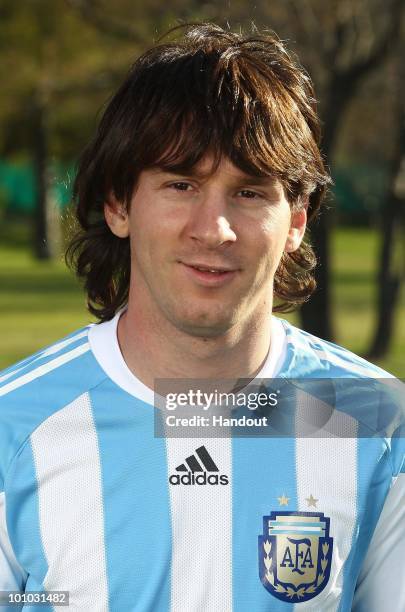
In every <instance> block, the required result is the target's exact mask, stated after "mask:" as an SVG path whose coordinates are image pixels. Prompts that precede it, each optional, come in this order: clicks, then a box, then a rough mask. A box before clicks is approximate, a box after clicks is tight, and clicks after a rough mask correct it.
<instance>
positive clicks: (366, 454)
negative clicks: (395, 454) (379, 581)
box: [339, 438, 392, 612]
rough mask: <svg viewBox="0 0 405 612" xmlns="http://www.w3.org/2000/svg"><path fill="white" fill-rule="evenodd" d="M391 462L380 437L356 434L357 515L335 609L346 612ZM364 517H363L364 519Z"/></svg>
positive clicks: (377, 512)
mask: <svg viewBox="0 0 405 612" xmlns="http://www.w3.org/2000/svg"><path fill="white" fill-rule="evenodd" d="M391 475H392V473H391V464H390V461H389V459H388V452H387V448H386V446H385V443H384V441H383V440H382V439H376V438H359V440H358V453H357V509H358V510H357V516H359V515H361V518H362V522H361V523H359V522H358V523H357V524H356V526H355V529H354V535H353V540H352V548H351V552H350V555H349V557H348V559H347V561H346V563H345V566H344V574H343V575H344V578H343V596H342V599H341V602H340V606H339V612H350V610H351V609H352V600H353V593H354V590H355V587H356V582H357V578H358V574H359V572H360V568H361V564H362V562H363V559H364V557H365V554H366V552H367V548H368V545H369V543H370V540H371V537H372V533H373V531H374V528H375V526H376V524H377V521H378V518H379V515H380V513H381V510H382V507H383V505H384V501H385V497H386V495H387V493H388V490H389V487H390V483H391ZM365 518H367V520H365Z"/></svg>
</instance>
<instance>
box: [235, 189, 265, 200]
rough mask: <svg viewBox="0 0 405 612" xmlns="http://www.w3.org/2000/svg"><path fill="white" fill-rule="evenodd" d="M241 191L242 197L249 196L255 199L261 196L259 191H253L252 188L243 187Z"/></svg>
mask: <svg viewBox="0 0 405 612" xmlns="http://www.w3.org/2000/svg"><path fill="white" fill-rule="evenodd" d="M239 193H240V194H241V196H242V198H247V199H249V200H253V199H254V198H260V197H261V196H260V194H259V193H256V192H255V191H251V190H250V189H241V190H240V191H239Z"/></svg>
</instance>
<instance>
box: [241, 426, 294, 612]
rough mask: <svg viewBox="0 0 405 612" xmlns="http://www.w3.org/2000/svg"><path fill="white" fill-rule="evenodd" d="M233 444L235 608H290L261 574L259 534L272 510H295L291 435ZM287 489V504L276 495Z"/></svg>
mask: <svg viewBox="0 0 405 612" xmlns="http://www.w3.org/2000/svg"><path fill="white" fill-rule="evenodd" d="M232 446H233V469H232V496H233V612H246V611H247V610H254V611H255V612H279V611H282V612H286V611H288V610H292V608H293V606H292V604H290V603H285V602H282V601H280V600H279V599H277V598H275V597H274V596H273V595H272V594H271V593H269V592H268V591H267V590H266V589H265V587H264V586H263V584H262V583H261V580H260V575H259V562H258V558H259V549H258V536H259V535H262V534H263V517H264V516H267V515H269V514H270V512H271V511H273V510H276V511H277V510H280V511H281V510H292V511H293V510H297V491H296V473H295V440H294V438H293V437H292V436H290V437H286V438H283V439H280V438H235V439H233V440H232ZM283 494H285V495H286V496H287V497H289V498H290V499H289V503H288V506H287V507H286V506H283V507H280V506H279V503H278V500H277V498H278V497H280V496H282V495H283Z"/></svg>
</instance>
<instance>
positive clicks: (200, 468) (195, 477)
mask: <svg viewBox="0 0 405 612" xmlns="http://www.w3.org/2000/svg"><path fill="white" fill-rule="evenodd" d="M195 453H196V454H195V455H190V457H187V459H186V460H185V462H184V463H182V464H180V465H179V466H177V467H176V472H179V473H178V474H172V475H171V476H169V482H170V484H172V485H179V484H184V485H205V484H209V485H220V484H221V485H227V484H229V480H228V476H225V474H219V473H218V472H219V469H218V467H217V465H216V463H215V461H214V460H213V458H212V457H211V455H210V454H209V452H208V451H207V449H206V448H205V446H200V447H199V448H197V449H196V450H195ZM196 455H197V456H196ZM197 457H198V458H197Z"/></svg>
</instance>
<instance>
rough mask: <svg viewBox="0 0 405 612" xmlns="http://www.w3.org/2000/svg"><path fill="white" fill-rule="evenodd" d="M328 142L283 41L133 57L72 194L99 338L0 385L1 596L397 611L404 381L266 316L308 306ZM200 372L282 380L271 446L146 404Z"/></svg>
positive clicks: (51, 352) (189, 35)
mask: <svg viewBox="0 0 405 612" xmlns="http://www.w3.org/2000/svg"><path fill="white" fill-rule="evenodd" d="M318 141H319V124H318V119H317V116H316V112H315V103H314V96H313V91H312V87H311V83H310V81H309V79H308V77H307V76H306V74H305V73H304V72H303V71H302V69H301V68H300V67H299V66H298V65H297V64H296V63H295V62H294V60H293V59H292V58H291V57H290V56H289V55H288V53H287V52H286V50H285V49H284V47H283V45H282V43H281V42H280V41H279V40H277V39H275V38H274V37H272V36H268V35H266V36H254V37H243V36H242V35H238V34H232V33H230V32H227V31H223V30H222V29H221V28H219V27H217V26H214V25H200V26H189V27H187V28H186V30H185V36H184V38H183V39H181V40H178V41H174V42H168V43H165V44H162V45H158V46H156V47H154V48H152V49H151V50H150V51H148V52H147V53H145V54H144V55H143V56H142V57H140V58H139V59H138V60H137V61H136V62H135V64H134V66H133V67H132V69H131V71H130V72H129V74H128V76H127V78H126V80H125V82H124V83H123V84H122V86H121V87H120V89H119V90H118V92H117V93H116V95H115V96H114V97H113V99H112V100H111V102H110V103H109V105H108V106H107V108H106V111H105V113H104V115H103V117H102V120H101V123H100V126H99V129H98V131H97V134H96V136H95V138H94V140H93V141H92V142H91V143H90V144H89V146H88V147H87V149H86V151H85V153H84V154H83V156H82V159H81V161H80V165H79V169H78V174H77V178H76V183H75V200H76V203H77V217H78V220H79V223H80V226H81V231H80V233H79V234H78V235H77V237H76V238H75V239H74V241H73V242H72V244H71V247H70V250H69V258H70V261H71V262H72V263H73V265H74V266H75V268H76V270H77V273H78V275H79V276H80V277H81V278H83V279H84V281H85V286H86V290H87V295H88V305H89V309H90V311H91V312H92V313H93V314H95V315H96V316H97V317H98V318H99V319H100V323H99V324H98V325H92V326H89V327H88V328H86V329H83V330H79V331H78V332H76V333H74V334H72V335H71V336H69V337H67V338H66V339H64V340H62V341H60V342H58V343H56V344H54V345H53V346H51V347H49V348H47V349H45V350H44V351H41V352H39V353H37V354H36V355H34V356H33V357H31V358H28V359H27V360H25V361H23V362H21V363H20V364H18V365H17V366H15V367H12V368H10V369H9V370H8V371H6V372H5V373H4V374H3V376H2V378H1V387H0V396H1V397H0V400H1V404H0V419H1V434H0V435H1V446H0V477H1V479H0V483H1V489H0V490H1V491H2V493H1V497H0V500H1V509H2V512H1V515H0V517H1V519H0V527H1V528H0V542H1V546H0V551H1V557H0V559H1V560H0V576H1V579H0V589H2V590H3V591H11V590H17V591H25V592H27V593H28V592H31V591H40V592H42V593H45V591H46V592H55V591H67V592H69V607H70V608H71V609H75V610H91V611H96V610H97V611H98V610H113V611H120V612H121V611H128V610H134V611H135V610H136V611H138V612H146V611H154V612H155V611H160V610H161V611H166V610H176V611H187V612H192V611H193V612H200V611H201V612H211V611H212V612H214V611H215V612H219V611H221V612H229V611H231V610H233V611H235V612H236V611H243V612H246V611H248V610H249V611H250V610H254V611H277V610H292V609H297V610H299V609H306V610H313V611H315V610H316V611H319V610H322V611H323V610H328V611H329V610H343V611H348V610H351V609H353V610H356V611H365V610H367V612H370V611H375V612H379V611H380V610H382V609H386V608H387V609H389V610H391V611H392V610H394V611H398V612H399V611H400V610H403V609H405V592H404V587H403V584H404V580H403V578H404V565H403V562H402V556H401V553H402V555H403V553H404V552H405V551H404V522H403V519H404V503H403V500H404V493H403V492H404V477H403V476H399V473H400V472H401V469H404V468H403V466H404V462H403V459H404V445H403V440H402V438H401V437H400V436H399V433H398V432H399V427H400V426H401V412H400V406H399V405H398V402H397V399H396V388H395V385H393V386H392V388H391V387H390V385H389V384H385V383H384V384H380V381H379V380H378V379H383V378H388V376H389V375H387V374H386V373H384V372H383V371H381V370H379V369H378V368H376V367H375V366H373V365H371V364H368V363H367V362H365V361H364V360H362V359H360V358H358V357H356V356H355V355H353V354H351V353H349V352H348V351H346V350H344V349H341V348H339V347H336V346H334V345H332V344H329V343H327V342H324V341H322V340H319V339H317V338H314V337H313V336H310V335H308V334H306V333H304V332H302V331H300V330H298V329H296V328H294V327H293V326H291V325H290V324H288V323H287V322H285V321H282V320H280V319H278V318H275V317H273V316H272V315H271V312H272V310H273V311H282V310H283V309H284V310H285V309H286V308H288V307H290V306H291V305H294V304H299V303H301V302H303V301H304V300H306V299H307V298H308V296H309V295H310V293H311V292H312V291H313V289H314V281H313V278H312V276H311V270H312V269H313V267H314V255H313V252H312V250H311V248H310V246H309V245H308V243H306V242H304V232H305V228H306V223H307V219H309V220H311V219H312V218H313V217H314V216H315V214H316V212H317V210H318V208H319V206H320V203H321V199H322V195H323V192H324V190H325V188H326V186H327V184H328V183H329V181H330V179H329V176H328V173H327V172H326V170H325V167H324V165H323V161H322V157H321V154H320V151H319V148H318ZM190 379H191V380H192V379H198V380H200V379H205V380H208V381H209V380H213V379H222V380H229V381H235V380H239V381H240V380H241V379H247V380H248V381H253V384H256V383H257V382H258V381H264V382H263V384H261V382H260V384H261V387H260V388H261V389H262V390H263V389H265V390H267V391H268V392H269V391H270V388H271V387H272V384H273V383H272V381H277V382H276V386H275V387H274V389H273V391H274V392H272V393H270V392H269V393H268V397H269V398H271V400H272V408H275V410H273V409H272V408H270V403H269V404H268V405H267V407H265V408H264V409H263V410H262V411H259V412H258V414H261V421H260V427H259V428H258V429H259V430H260V435H256V434H255V432H254V431H253V430H254V427H256V425H255V424H253V425H252V432H251V434H250V435H246V429H247V426H246V427H245V428H244V429H243V428H242V434H241V435H239V434H238V430H237V428H238V425H237V424H236V425H235V427H234V428H232V431H231V435H228V436H226V435H216V432H214V429H215V426H214V425H215V423H216V421H214V420H213V415H212V414H210V417H212V418H211V420H210V421H209V425H210V427H209V429H208V431H209V435H206V436H205V437H204V435H203V433H204V432H203V424H204V423H205V422H204V421H203V420H201V419H200V423H201V427H200V429H199V430H198V428H197V430H198V433H200V434H201V435H197V434H195V435H191V436H187V435H186V434H184V431H183V430H182V427H187V423H188V421H187V419H186V418H185V419H179V422H178V423H177V426H176V427H177V429H175V432H174V434H173V431H171V430H170V428H171V427H172V426H171V424H170V423H171V422H172V421H170V420H169V418H168V417H167V414H166V413H165V409H164V406H160V405H159V398H160V399H162V397H163V396H164V394H161V393H159V394H158V395H156V396H154V393H153V390H155V391H157V390H159V389H158V383H157V381H158V380H166V381H167V380H173V381H174V382H175V381H183V383H184V380H190ZM346 379H350V380H349V381H348V380H346ZM314 381H315V383H314ZM316 381H321V383H322V384H321V383H319V384H318V383H317V382H316ZM325 381H326V387H325V386H324V385H323V382H325ZM308 382H309V386H308V384H307V383H308ZM388 382H389V379H388ZM350 383H351V384H350ZM246 384H247V383H243V384H240V383H239V385H237V384H234V383H232V385H231V387H229V388H228V391H229V389H233V390H234V391H235V390H238V391H242V392H243V391H244V390H245V389H246V388H247V387H248V386H249V385H247V387H246V386H245V385H246ZM356 384H358V386H356ZM277 393H278V394H279V395H277ZM172 396H173V397H174V398H177V399H178V408H180V407H181V402H180V396H176V395H174V394H172ZM200 396H201V394H200ZM167 397H169V395H167ZM195 397H196V396H195V395H194V396H191V395H189V396H188V398H189V399H190V398H191V399H190V401H189V402H186V404H191V408H192V412H194V416H199V417H201V415H204V410H205V408H207V406H205V407H203V408H201V404H200V403H198V402H197V403H196V402H194V404H193V401H194V400H193V401H192V398H195ZM204 397H208V395H207V396H204ZM331 398H332V399H331ZM163 400H164V397H163ZM175 403H176V402H175ZM168 406H169V405H168ZM193 406H194V409H193ZM218 406H219V409H221V406H222V402H219V403H218ZM308 407H309V409H308ZM331 407H332V410H329V409H330V408H331ZM172 408H173V407H172V406H170V407H169V408H168V410H172ZM245 408H246V406H242V408H240V407H238V406H237V407H235V406H233V407H232V410H231V411H230V412H228V416H229V415H231V416H232V415H237V414H238V415H239V414H240V413H241V412H242V413H243V412H244V410H245ZM328 410H329V412H328ZM232 411H233V412H232ZM325 411H326V412H325ZM207 413H208V411H206V412H205V414H207ZM251 413H252V414H251V416H252V415H253V411H251ZM170 414H171V416H172V417H175V414H176V410H173V411H172V412H170ZM177 414H180V413H179V412H178V413H177ZM325 414H327V419H326V420H325V419H323V417H324V415H325ZM314 415H320V417H321V421H322V422H321V424H319V423H318V422H317V421H316V419H315V421H314ZM387 415H388V416H387ZM214 416H215V415H214ZM243 416H244V417H246V410H245V412H244V414H243ZM301 417H303V418H302V419H301ZM205 418H207V419H208V416H207V417H205ZM217 418H219V417H217ZM277 419H279V421H277ZM300 419H301V420H300ZM322 419H323V420H322ZM235 420H237V419H235ZM183 421H185V423H186V425H184V423H183ZM252 421H254V419H252ZM162 422H163V433H164V434H166V435H157V434H156V432H157V431H159V427H157V424H159V423H162ZM238 422H239V421H238ZM243 422H244V423H245V424H246V423H247V420H246V418H245V420H244V421H243ZM299 423H300V425H299V428H300V427H301V426H303V424H304V425H308V426H309V431H310V435H309V436H308V435H304V433H303V430H302V431H301V429H299V428H298V429H299V431H298V429H297V427H298V425H297V424H299ZM342 423H343V425H342ZM219 427H220V425H218V428H219ZM280 427H281V429H280ZM311 427H312V429H311ZM342 428H343V430H344V435H338V434H337V433H336V432H337V431H339V434H341V429H342ZM327 430H328V431H329V433H330V434H331V435H329V436H328V435H326V433H327ZM195 431H196V430H195V429H192V432H193V433H195ZM225 431H229V429H226V428H225ZM201 432H202V433H201ZM292 432H293V433H292ZM286 433H287V435H285V434H286ZM301 433H302V435H301ZM395 480H396V484H395V486H393V487H392V488H391V485H392V484H393V482H394V481H395ZM390 488H391V490H390ZM373 534H374V536H373ZM367 551H368V555H367ZM53 601H55V600H53ZM48 606H49V609H51V606H52V600H51V601H50V603H48ZM25 608H26V609H31V607H30V605H29V604H26V605H25ZM25 608H24V609H25ZM10 609H11V608H10Z"/></svg>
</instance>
